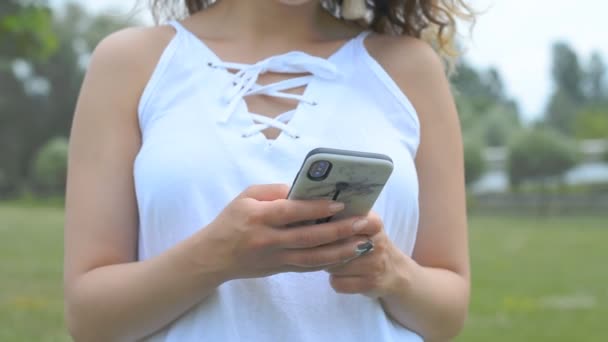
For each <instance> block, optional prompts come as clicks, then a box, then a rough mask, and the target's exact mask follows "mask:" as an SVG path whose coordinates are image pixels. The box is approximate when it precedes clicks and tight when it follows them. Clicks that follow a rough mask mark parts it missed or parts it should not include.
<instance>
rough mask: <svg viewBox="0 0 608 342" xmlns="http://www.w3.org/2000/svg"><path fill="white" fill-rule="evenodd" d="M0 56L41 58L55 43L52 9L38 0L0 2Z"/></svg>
mask: <svg viewBox="0 0 608 342" xmlns="http://www.w3.org/2000/svg"><path fill="white" fill-rule="evenodd" d="M0 13H1V14H0V56H2V58H4V60H5V63H6V62H10V60H11V59H12V58H16V57H29V58H44V57H47V56H48V55H50V54H51V53H52V52H53V51H54V50H55V48H56V47H57V40H56V37H55V35H54V33H53V30H52V29H51V24H52V13H51V11H50V9H49V8H48V7H46V6H44V5H42V4H40V2H39V1H38V2H36V1H33V2H30V3H28V4H24V3H23V1H15V0H8V1H7V0H5V1H3V2H2V3H1V4H0Z"/></svg>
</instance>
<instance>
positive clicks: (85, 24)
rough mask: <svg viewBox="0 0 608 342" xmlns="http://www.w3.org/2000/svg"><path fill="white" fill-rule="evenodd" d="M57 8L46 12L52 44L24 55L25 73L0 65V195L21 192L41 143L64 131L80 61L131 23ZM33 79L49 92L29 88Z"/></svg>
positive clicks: (79, 81) (66, 131) (78, 80)
mask: <svg viewBox="0 0 608 342" xmlns="http://www.w3.org/2000/svg"><path fill="white" fill-rule="evenodd" d="M7 4H10V6H13V7H15V6H16V5H15V4H14V3H12V2H10V3H9V2H4V1H2V2H0V8H3V6H9V5H7ZM13 7H11V8H13ZM0 13H9V14H10V13H16V12H15V11H12V12H11V11H7V12H5V11H4V10H3V11H1V12H0ZM58 13H60V14H58V15H55V16H50V13H49V18H52V19H53V21H52V27H50V28H46V31H47V32H53V33H54V35H55V36H56V39H57V40H56V43H57V49H54V50H53V51H52V53H51V54H50V55H48V56H47V58H44V59H41V58H31V57H28V58H27V59H26V60H25V61H26V65H27V67H28V68H29V69H30V71H31V72H30V75H26V76H25V77H22V76H21V77H16V75H15V73H14V72H13V70H12V68H8V69H6V68H5V69H2V68H0V80H2V81H1V82H0V173H2V174H3V175H4V179H5V181H4V182H0V197H11V196H19V195H21V193H22V191H23V189H27V188H28V184H27V183H28V182H29V180H28V179H27V177H28V176H29V175H33V174H34V172H33V170H32V166H33V165H34V159H35V158H36V154H37V152H38V151H39V150H40V148H41V146H42V145H44V144H45V143H46V142H47V141H49V140H50V139H51V138H53V137H59V136H64V137H67V136H68V135H69V131H70V126H71V121H72V116H73V113H74V108H75V105H76V99H77V96H78V93H79V89H80V86H81V84H82V80H83V77H84V71H85V70H84V67H85V65H84V63H83V62H84V61H86V60H87V57H88V56H89V55H90V53H91V51H92V50H93V48H94V47H95V46H96V45H97V43H98V42H99V40H100V39H101V38H102V37H104V36H106V35H108V34H110V33H111V32H113V31H116V30H118V29H121V28H123V27H125V26H128V25H130V24H131V23H130V22H129V21H128V18H121V17H117V16H111V15H104V14H101V15H95V16H93V15H91V14H89V13H87V12H86V11H85V10H84V9H83V8H82V7H80V6H78V5H75V4H71V5H68V6H66V7H65V8H64V9H63V10H62V11H61V12H58ZM24 25H25V24H24ZM11 27H13V26H11ZM11 32H12V31H11ZM14 36H15V35H14V34H13V33H11V34H10V35H8V37H14ZM3 42H4V40H3ZM3 44H4V43H3ZM0 56H2V53H0ZM0 59H1V57H0ZM11 64H12V63H11ZM36 81H41V82H44V83H46V84H48V91H43V92H38V93H35V92H31V91H28V89H29V88H30V87H29V86H30V85H31V84H32V83H35V82H36ZM3 183H4V184H3Z"/></svg>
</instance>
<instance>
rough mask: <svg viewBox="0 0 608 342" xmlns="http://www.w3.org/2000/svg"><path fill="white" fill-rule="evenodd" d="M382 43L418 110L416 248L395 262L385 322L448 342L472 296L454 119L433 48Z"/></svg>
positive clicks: (387, 61) (399, 42) (408, 41)
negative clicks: (389, 46)
mask: <svg viewBox="0 0 608 342" xmlns="http://www.w3.org/2000/svg"><path fill="white" fill-rule="evenodd" d="M384 39H391V40H392V43H387V42H385V44H384V46H387V45H386V44H390V45H392V46H393V47H394V48H392V49H385V51H384V52H381V53H380V54H381V55H382V56H379V57H380V58H381V60H382V63H383V64H384V65H385V67H386V68H387V70H389V72H391V74H392V75H393V76H394V77H395V79H396V80H397V82H398V83H399V84H400V86H401V87H402V89H403V91H404V92H405V93H406V94H407V95H408V97H409V98H410V99H411V101H412V102H413V104H414V106H415V107H416V110H417V112H418V116H419V118H420V123H421V143H420V146H419V149H418V153H417V157H416V166H417V171H418V176H419V185H420V195H419V199H420V223H419V231H418V237H417V241H416V247H415V250H414V255H413V258H412V259H410V258H408V257H406V256H405V255H400V256H397V257H396V258H395V260H397V264H398V266H397V267H396V268H395V269H396V270H397V271H396V272H397V274H396V279H398V281H397V282H396V283H395V284H397V286H395V287H393V289H392V293H391V294H390V295H387V296H385V297H384V298H382V299H383V303H384V304H385V308H386V310H387V312H388V314H389V315H390V316H392V317H393V318H394V319H395V320H397V321H398V322H400V323H401V324H403V325H404V326H407V327H409V328H410V329H412V330H414V331H417V332H418V333H420V334H421V335H422V336H423V337H424V338H425V340H429V341H444V340H449V339H451V338H453V337H454V336H456V335H457V334H458V333H459V332H460V330H461V329H462V327H463V324H464V321H465V318H466V313H467V310H468V302H469V291H470V290H469V287H470V285H469V282H470V281H469V272H470V271H469V255H468V242H467V240H468V237H467V219H466V203H465V189H464V165H463V149H462V144H461V141H462V140H461V132H460V125H459V121H458V115H457V113H456V108H455V105H454V101H453V97H452V94H451V93H450V89H449V83H448V81H447V79H446V77H445V74H444V71H443V67H442V64H441V61H440V60H439V58H438V56H437V55H436V54H435V53H434V52H433V51H432V49H431V48H430V47H428V46H427V45H426V44H424V43H422V42H419V41H417V40H414V39H411V38H399V39H393V38H384ZM372 49H373V47H372ZM386 50H388V51H386ZM378 51H379V50H378Z"/></svg>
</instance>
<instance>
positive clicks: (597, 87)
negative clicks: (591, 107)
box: [585, 52, 608, 103]
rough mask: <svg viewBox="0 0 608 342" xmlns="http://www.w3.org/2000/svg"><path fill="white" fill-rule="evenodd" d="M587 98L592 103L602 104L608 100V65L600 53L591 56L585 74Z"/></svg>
mask: <svg viewBox="0 0 608 342" xmlns="http://www.w3.org/2000/svg"><path fill="white" fill-rule="evenodd" d="M585 80H586V89H585V90H586V92H587V97H588V98H589V99H590V100H591V102H593V103H596V102H601V101H607V100H608V98H607V97H608V90H607V89H606V83H605V82H606V64H605V63H604V60H603V59H602V56H601V55H600V54H599V52H594V53H592V54H591V58H590V59H589V64H588V66H587V70H586V73H585Z"/></svg>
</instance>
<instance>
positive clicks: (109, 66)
mask: <svg viewBox="0 0 608 342" xmlns="http://www.w3.org/2000/svg"><path fill="white" fill-rule="evenodd" d="M174 35H175V31H174V30H173V29H172V28H171V27H168V26H157V27H130V28H125V29H122V30H120V31H117V32H114V33H112V34H110V35H109V36H107V37H105V38H104V39H103V40H102V41H101V42H100V43H99V44H98V45H97V47H96V48H95V51H94V52H93V55H92V57H91V62H90V66H89V71H88V73H98V74H101V75H105V76H106V77H110V78H112V79H113V81H114V82H116V81H117V80H124V81H126V82H127V84H129V85H134V84H136V83H139V84H140V85H141V83H142V82H145V81H147V78H148V77H149V76H150V74H151V73H152V71H153V70H154V67H155V66H156V64H157V63H158V60H159V59H160V56H161V55H162V53H163V51H164V49H165V48H166V47H167V45H168V44H169V42H170V41H171V39H172V38H173V36H174Z"/></svg>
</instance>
